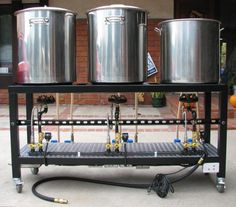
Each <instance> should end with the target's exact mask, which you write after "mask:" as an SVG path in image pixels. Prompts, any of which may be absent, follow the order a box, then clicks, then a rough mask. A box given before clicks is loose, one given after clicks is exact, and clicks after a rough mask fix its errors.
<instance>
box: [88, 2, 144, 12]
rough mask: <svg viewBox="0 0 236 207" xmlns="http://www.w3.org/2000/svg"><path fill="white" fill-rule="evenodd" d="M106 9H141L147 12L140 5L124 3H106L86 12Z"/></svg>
mask: <svg viewBox="0 0 236 207" xmlns="http://www.w3.org/2000/svg"><path fill="white" fill-rule="evenodd" d="M106 9H127V10H138V11H143V12H147V13H148V11H147V10H144V9H142V8H140V7H136V6H129V5H124V4H111V5H108V6H100V7H96V8H93V9H90V10H88V11H87V13H89V12H93V11H96V10H106Z"/></svg>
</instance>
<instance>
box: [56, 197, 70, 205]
mask: <svg viewBox="0 0 236 207" xmlns="http://www.w3.org/2000/svg"><path fill="white" fill-rule="evenodd" d="M54 203H60V204H67V203H68V200H66V199H64V198H54Z"/></svg>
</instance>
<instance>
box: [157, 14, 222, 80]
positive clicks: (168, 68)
mask: <svg viewBox="0 0 236 207" xmlns="http://www.w3.org/2000/svg"><path fill="white" fill-rule="evenodd" d="M156 30H157V31H159V32H160V33H161V80H162V82H167V83H217V82H218V81H219V40H220V22H219V21H217V20H211V19H196V18H190V19H174V20H167V21H163V22H161V23H159V29H157V28H156Z"/></svg>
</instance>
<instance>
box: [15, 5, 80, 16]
mask: <svg viewBox="0 0 236 207" xmlns="http://www.w3.org/2000/svg"><path fill="white" fill-rule="evenodd" d="M42 10H43V11H57V12H64V13H73V14H75V15H77V14H78V13H76V12H74V11H71V10H69V9H64V8H60V7H47V6H44V7H32V8H27V9H22V10H19V11H16V12H15V13H14V15H17V14H20V13H22V12H31V11H42Z"/></svg>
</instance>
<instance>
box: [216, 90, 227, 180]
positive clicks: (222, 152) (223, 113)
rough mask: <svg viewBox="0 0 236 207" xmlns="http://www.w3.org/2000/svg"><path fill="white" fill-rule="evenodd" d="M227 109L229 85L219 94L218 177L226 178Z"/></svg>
mask: <svg viewBox="0 0 236 207" xmlns="http://www.w3.org/2000/svg"><path fill="white" fill-rule="evenodd" d="M227 109H228V89H227V86H225V87H224V90H222V91H220V94H219V115H220V125H219V128H218V147H217V150H218V155H219V157H220V170H219V173H218V174H217V177H218V178H225V167H226V144H227V139H226V138H227Z"/></svg>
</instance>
